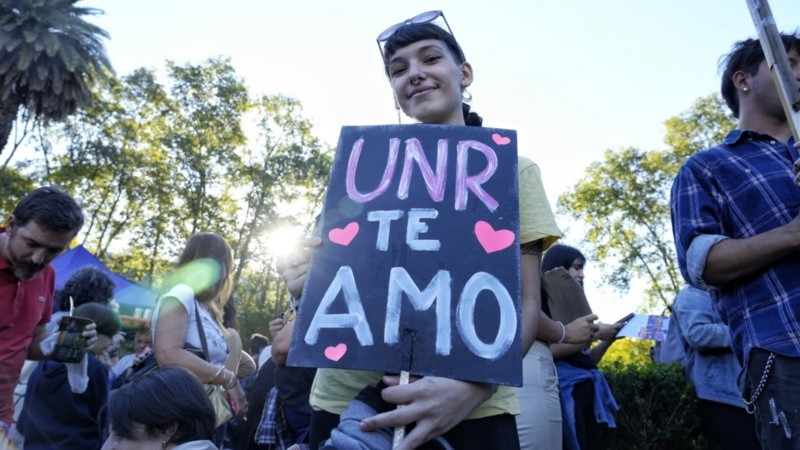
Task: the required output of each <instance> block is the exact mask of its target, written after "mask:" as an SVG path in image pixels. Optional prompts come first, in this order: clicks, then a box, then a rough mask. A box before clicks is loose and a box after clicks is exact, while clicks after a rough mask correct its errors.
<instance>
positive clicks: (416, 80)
mask: <svg viewBox="0 0 800 450" xmlns="http://www.w3.org/2000/svg"><path fill="white" fill-rule="evenodd" d="M411 85H412V86H419V77H414V78H412V79H411Z"/></svg>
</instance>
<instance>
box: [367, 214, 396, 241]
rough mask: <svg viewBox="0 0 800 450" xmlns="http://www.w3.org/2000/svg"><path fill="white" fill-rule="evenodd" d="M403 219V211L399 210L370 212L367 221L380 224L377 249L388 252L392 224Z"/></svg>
mask: <svg viewBox="0 0 800 450" xmlns="http://www.w3.org/2000/svg"><path fill="white" fill-rule="evenodd" d="M401 217H403V211H400V210H399V209H395V210H391V211H370V212H369V214H367V220H368V221H370V222H378V239H377V240H376V241H375V249H376V250H381V251H384V252H385V251H386V250H388V249H389V228H390V227H391V222H392V221H393V220H397V219H399V218H401Z"/></svg>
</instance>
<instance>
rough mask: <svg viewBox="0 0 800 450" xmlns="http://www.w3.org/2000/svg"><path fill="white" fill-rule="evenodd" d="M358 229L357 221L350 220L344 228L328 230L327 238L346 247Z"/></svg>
mask: <svg viewBox="0 0 800 450" xmlns="http://www.w3.org/2000/svg"><path fill="white" fill-rule="evenodd" d="M359 229H360V227H359V226H358V222H350V223H348V224H347V225H346V226H345V227H344V228H332V229H331V230H330V231H328V239H330V240H331V242H333V243H335V244H339V245H344V246H345V247H347V246H348V245H350V242H352V241H353V238H355V237H356V235H357V234H358V231H359Z"/></svg>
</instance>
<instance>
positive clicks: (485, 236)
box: [475, 220, 515, 253]
mask: <svg viewBox="0 0 800 450" xmlns="http://www.w3.org/2000/svg"><path fill="white" fill-rule="evenodd" d="M475 235H476V236H478V242H480V243H481V246H482V247H483V249H484V250H486V253H493V252H498V251H500V250H503V249H505V248H508V246H509V245H511V244H513V243H514V238H515V236H514V232H513V231H511V230H495V229H494V228H492V226H491V225H490V224H489V223H487V222H484V221H482V220H479V221H477V222H475Z"/></svg>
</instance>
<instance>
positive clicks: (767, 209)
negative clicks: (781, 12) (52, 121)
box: [671, 34, 800, 448]
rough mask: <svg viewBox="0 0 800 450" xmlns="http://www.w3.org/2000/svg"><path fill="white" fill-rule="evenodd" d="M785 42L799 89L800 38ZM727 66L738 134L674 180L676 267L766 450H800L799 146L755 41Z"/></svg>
mask: <svg viewBox="0 0 800 450" xmlns="http://www.w3.org/2000/svg"><path fill="white" fill-rule="evenodd" d="M781 37H782V39H783V43H784V46H785V48H786V51H787V53H788V56H789V61H790V64H791V67H792V71H793V73H794V75H795V78H796V79H797V80H798V82H799V84H798V89H800V35H798V34H793V35H781ZM723 64H724V65H725V71H724V73H723V75H722V96H723V98H724V99H725V101H726V103H727V104H728V107H730V109H731V111H732V112H733V115H734V116H736V117H737V118H738V119H739V125H738V127H737V129H735V130H733V131H731V132H730V133H729V134H728V136H727V137H726V138H725V140H724V141H723V142H722V143H721V144H720V145H718V146H716V147H713V148H711V149H708V150H705V151H702V152H699V153H697V154H695V155H693V156H692V157H690V158H689V159H688V160H687V161H686V162H685V163H684V165H683V167H681V169H680V171H679V172H678V176H677V177H676V179H675V182H674V184H673V186H672V198H671V202H672V207H671V212H672V226H673V232H674V235H675V245H676V248H677V253H678V264H679V266H680V269H681V273H682V274H683V277H684V278H685V279H686V280H687V281H688V282H689V283H690V284H692V285H694V286H696V287H699V288H702V289H706V290H710V291H711V292H712V295H713V298H714V299H715V300H716V304H717V307H718V308H719V310H720V312H721V313H722V316H723V319H725V320H726V322H727V323H728V326H729V327H730V330H731V337H732V341H733V348H734V352H735V353H736V355H737V357H738V358H739V361H740V362H741V363H742V367H743V368H744V369H743V372H744V374H743V375H744V376H743V377H742V381H743V396H744V400H745V403H746V404H747V409H748V411H749V412H751V413H752V412H755V414H756V422H757V429H758V430H757V431H758V434H759V439H760V440H761V442H762V444H763V446H764V448H800V409H798V408H797V405H798V404H800V218H799V217H798V214H799V213H800V175H798V174H797V172H796V171H795V169H794V166H793V163H794V161H795V160H798V158H799V157H800V155H799V154H798V150H797V147H798V143H795V141H794V139H793V138H792V137H791V130H790V127H789V124H788V121H787V119H786V115H785V113H784V111H783V108H782V105H781V102H780V97H779V94H778V91H777V89H776V88H775V85H774V83H773V81H772V78H771V75H770V72H769V68H768V67H767V64H766V62H765V60H764V54H763V52H762V50H761V46H760V44H759V42H758V41H757V40H754V39H747V40H744V41H740V42H737V43H736V44H735V45H734V46H733V50H732V51H731V53H729V54H728V55H727V57H726V58H725V60H724V63H723Z"/></svg>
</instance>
